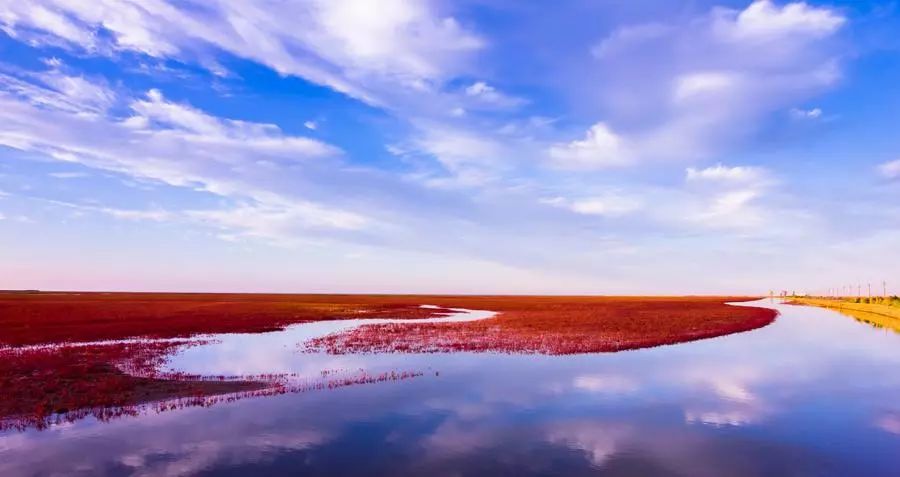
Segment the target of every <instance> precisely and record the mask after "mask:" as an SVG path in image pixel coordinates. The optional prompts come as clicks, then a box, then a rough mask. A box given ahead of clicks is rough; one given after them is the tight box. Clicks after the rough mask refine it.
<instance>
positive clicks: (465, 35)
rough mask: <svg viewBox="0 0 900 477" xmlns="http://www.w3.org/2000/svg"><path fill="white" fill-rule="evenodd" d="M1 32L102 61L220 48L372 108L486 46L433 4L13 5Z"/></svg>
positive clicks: (122, 0) (59, 1)
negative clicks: (116, 55)
mask: <svg viewBox="0 0 900 477" xmlns="http://www.w3.org/2000/svg"><path fill="white" fill-rule="evenodd" d="M0 27H2V28H3V29H4V30H5V31H7V32H9V33H10V34H12V35H16V36H19V37H23V38H27V39H29V40H30V41H33V42H44V43H47V42H50V43H57V44H63V45H68V46H69V47H74V48H84V49H86V50H89V51H95V52H101V53H103V52H113V51H117V50H127V51H135V52H138V53H142V54H146V55H149V56H152V57H156V58H179V59H184V58H188V59H191V58H193V57H197V56H199V57H200V58H204V57H208V56H209V50H210V48H218V49H222V50H224V51H227V52H229V53H231V54H234V55H236V56H239V57H242V58H246V59H249V60H252V61H257V62H259V63H261V64H264V65H266V66H269V67H271V68H272V69H274V70H276V71H278V72H280V73H282V74H289V75H296V76H300V77H303V78H306V79H308V80H310V81H313V82H316V83H319V84H323V85H326V86H329V87H331V88H333V89H335V90H337V91H340V92H343V93H347V94H350V95H352V96H355V97H357V98H359V99H363V100H366V101H370V102H377V101H379V100H380V99H383V98H380V99H376V96H382V95H387V96H389V95H391V94H392V93H391V91H392V90H393V89H396V88H397V87H398V86H399V87H400V88H402V89H410V88H421V87H425V88H427V87H429V86H428V85H429V84H430V83H432V82H440V81H442V80H443V79H444V78H445V77H446V76H447V75H448V74H450V72H452V71H454V70H456V69H458V68H460V67H461V65H462V64H463V63H464V55H465V54H466V53H467V52H470V51H473V50H477V49H479V48H481V47H482V46H483V45H484V41H483V40H482V39H480V38H479V37H478V36H477V35H475V34H473V33H471V32H468V31H466V30H465V29H464V28H463V27H462V26H461V25H460V24H459V22H458V21H457V20H456V19H455V18H453V17H452V16H448V15H442V14H440V13H439V12H437V11H436V10H435V9H434V8H433V6H432V5H431V4H430V2H426V1H424V0H416V1H405V0H387V1H381V2H377V3H376V2H369V1H367V0H303V1H298V2H292V3H283V2H279V3H277V4H272V2H270V1H267V0H257V1H243V2H231V1H224V0H220V1H212V2H205V3H204V4H203V5H202V8H201V7H199V6H197V5H192V4H190V3H174V2H168V1H162V0H157V1H151V2H145V1H137V0H117V1H98V2H88V3H84V2H69V1H64V0H51V1H47V2H44V3H43V4H41V5H38V4H36V3H30V2H16V1H4V2H0ZM100 33H102V34H100ZM206 63H208V64H213V63H210V62H209V61H207V62H206Z"/></svg>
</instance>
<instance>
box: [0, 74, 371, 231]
mask: <svg viewBox="0 0 900 477" xmlns="http://www.w3.org/2000/svg"><path fill="white" fill-rule="evenodd" d="M20 83H22V82H20ZM20 83H10V82H4V83H3V84H0V86H3V87H5V88H4V89H6V90H9V89H13V93H14V94H9V93H6V92H3V89H0V123H2V124H3V125H4V127H3V128H2V129H0V145H4V146H7V147H11V148H15V149H20V150H24V151H30V152H36V153H40V154H46V155H48V156H50V157H54V158H57V159H60V160H65V161H70V162H78V163H81V164H83V165H85V166H87V167H90V168H97V169H104V170H108V171H114V172H118V173H123V174H127V175H130V176H133V177H136V178H140V179H151V180H156V181H161V182H163V183H166V184H169V185H173V186H179V187H190V188H194V189H197V190H201V191H205V192H209V193H213V194H217V195H220V196H222V197H225V198H228V199H233V200H240V201H244V202H246V203H248V204H250V205H249V206H246V207H240V208H238V209H236V210H225V211H218V212H202V213H200V212H198V213H196V214H187V217H188V218H192V219H195V220H203V221H205V222H206V223H213V224H216V225H217V226H222V227H232V228H234V229H236V230H237V231H239V232H240V233H242V234H245V235H251V236H259V237H264V238H271V237H272V236H274V235H275V234H276V233H277V232H279V231H284V232H285V233H290V234H293V236H298V235H302V234H303V233H304V232H305V231H309V230H313V229H325V228H333V229H338V230H349V229H354V230H355V229H359V228H361V227H363V226H364V225H365V224H369V223H370V221H369V220H368V219H366V218H363V216H361V215H359V214H356V213H352V212H349V211H345V210H342V209H341V208H340V207H332V206H328V205H323V204H318V203H316V202H314V201H310V200H307V199H303V198H299V197H296V196H295V195H296V192H295V191H294V190H295V189H296V187H297V186H296V185H295V184H291V185H290V186H289V187H283V188H281V189H282V190H281V192H276V191H274V190H273V183H277V182H278V181H277V180H274V179H272V172H274V174H275V175H276V176H277V174H278V169H277V168H278V167H279V164H283V165H284V166H285V167H291V166H293V165H295V164H302V163H304V162H307V161H309V160H312V159H317V158H328V157H333V156H335V155H337V154H339V153H340V151H339V150H338V149H337V148H335V147H333V146H330V145H328V144H325V143H322V142H319V141H316V140H313V139H309V138H304V137H298V136H292V135H287V134H285V133H283V132H282V131H281V130H280V129H279V128H278V127H277V126H274V125H271V124H262V123H253V122H246V121H239V120H233V119H225V118H220V117H216V116H212V115H209V114H207V113H205V112H203V111H201V110H198V109H196V108H194V107H192V106H190V105H187V104H181V103H174V102H170V101H168V100H166V98H165V97H164V96H163V94H162V93H161V92H159V91H157V90H151V91H150V92H148V93H147V95H146V97H145V98H142V99H136V100H133V101H131V102H130V109H131V114H132V115H131V116H130V117H128V118H126V119H123V120H119V119H116V118H112V117H107V116H100V115H94V116H91V117H85V116H84V115H83V114H80V113H79V112H77V111H72V110H71V109H72V108H71V106H72V105H71V104H70V103H68V102H60V101H45V100H44V98H45V97H47V95H52V94H53V91H50V90H48V89H45V88H42V87H41V86H40V85H37V84H29V83H25V84H27V85H28V87H27V88H23V87H20V86H21V85H20ZM10 84H12V88H10V86H9V85H10ZM273 166H274V167H275V168H276V169H274V170H272V169H271V167H273ZM270 171H272V172H270ZM274 189H278V188H277V187H274ZM92 210H94V211H96V212H101V213H105V214H107V215H110V216H113V217H117V218H121V219H133V220H156V221H163V220H174V219H180V218H184V217H185V214H180V213H175V212H166V211H160V210H151V211H136V210H123V209H117V208H112V207H110V208H102V207H95V208H94V209H92Z"/></svg>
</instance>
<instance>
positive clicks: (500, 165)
mask: <svg viewBox="0 0 900 477" xmlns="http://www.w3.org/2000/svg"><path fill="white" fill-rule="evenodd" d="M419 126H420V130H421V133H420V134H421V135H420V137H418V138H417V139H416V140H414V141H413V144H411V146H412V149H413V150H415V151H419V152H421V153H424V154H426V155H428V156H430V157H433V158H434V159H435V160H436V161H437V162H438V163H439V164H440V165H441V167H442V168H443V169H444V171H446V172H447V173H449V174H450V176H449V177H448V176H438V177H433V176H432V177H429V178H428V179H426V181H425V183H426V184H428V185H431V186H436V187H460V186H463V187H469V186H478V185H483V184H486V183H488V182H490V181H491V180H493V179H495V178H496V177H497V175H498V173H499V172H500V171H502V170H504V169H505V168H506V167H508V164H507V161H506V159H507V156H508V155H509V152H508V151H507V149H506V147H505V146H504V145H503V144H501V143H499V142H497V141H494V140H493V139H491V138H490V137H487V136H483V135H480V134H476V133H474V132H471V131H467V130H463V129H455V128H449V127H444V126H441V125H434V124H421V125H419Z"/></svg>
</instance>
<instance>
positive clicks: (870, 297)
mask: <svg viewBox="0 0 900 477" xmlns="http://www.w3.org/2000/svg"><path fill="white" fill-rule="evenodd" d="M871 299H872V284H871V283H869V300H871Z"/></svg>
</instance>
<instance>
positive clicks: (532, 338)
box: [307, 297, 776, 355]
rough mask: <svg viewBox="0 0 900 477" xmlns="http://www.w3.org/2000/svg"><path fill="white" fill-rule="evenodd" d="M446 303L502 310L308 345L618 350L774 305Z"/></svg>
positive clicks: (703, 334) (743, 323)
mask: <svg viewBox="0 0 900 477" xmlns="http://www.w3.org/2000/svg"><path fill="white" fill-rule="evenodd" d="M430 299H431V300H432V302H434V303H437V304H442V305H445V306H458V307H465V308H478V309H487V310H494V311H498V312H499V314H498V315H497V316H496V317H494V318H491V319H487V320H482V321H473V322H462V323H413V322H411V323H408V324H407V323H390V324H375V325H366V326H362V327H359V328H357V329H354V330H351V331H349V332H345V333H340V334H334V335H329V336H326V337H323V338H319V339H315V340H312V341H311V342H310V343H308V344H307V345H308V349H311V350H324V351H327V352H329V353H335V354H341V353H358V352H417V353H418V352H451V351H476V352H487V351H489V352H508V353H541V354H554V355H557V354H575V353H596V352H610V351H620V350H626V349H636V348H646V347H651V346H659V345H664V344H674V343H681V342H686V341H693V340H699V339H703V338H711V337H715V336H722V335H727V334H731V333H738V332H742V331H748V330H752V329H755V328H759V327H762V326H765V325H768V324H769V323H771V322H772V321H773V320H774V319H775V317H776V312H775V311H773V310H770V309H763V308H753V307H735V306H729V305H726V304H725V303H726V302H730V301H741V300H748V299H747V298H737V297H454V298H445V299H436V298H430Z"/></svg>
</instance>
